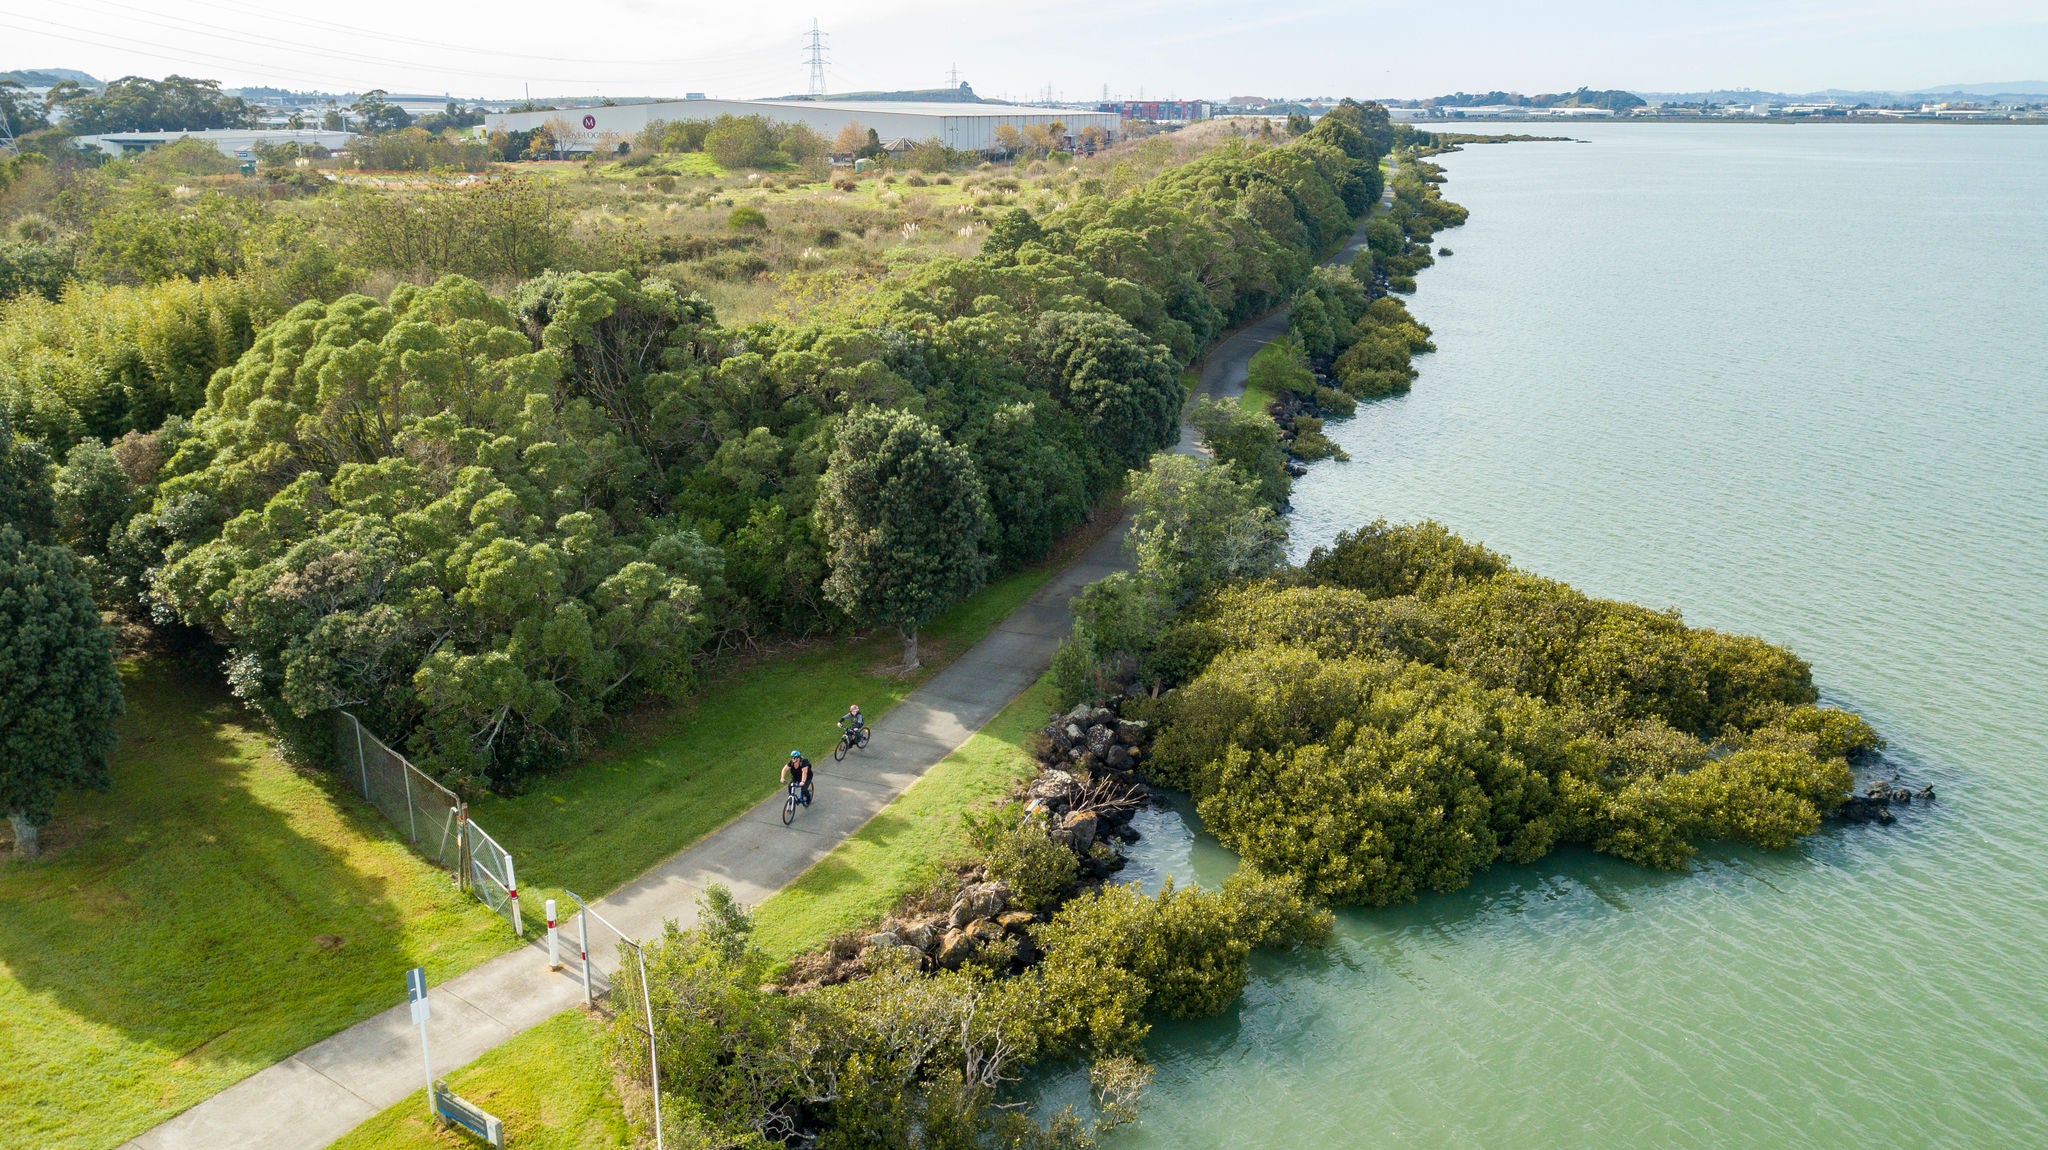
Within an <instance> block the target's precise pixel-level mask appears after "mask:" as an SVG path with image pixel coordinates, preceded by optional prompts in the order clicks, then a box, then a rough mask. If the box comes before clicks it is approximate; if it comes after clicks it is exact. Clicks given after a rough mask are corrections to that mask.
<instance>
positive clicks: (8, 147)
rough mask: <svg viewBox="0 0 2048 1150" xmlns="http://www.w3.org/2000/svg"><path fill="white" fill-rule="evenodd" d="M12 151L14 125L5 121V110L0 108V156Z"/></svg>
mask: <svg viewBox="0 0 2048 1150" xmlns="http://www.w3.org/2000/svg"><path fill="white" fill-rule="evenodd" d="M13 150H14V125H13V124H10V123H9V122H8V120H7V109H6V108H0V156H4V155H6V154H8V153H9V152H12V151H13Z"/></svg>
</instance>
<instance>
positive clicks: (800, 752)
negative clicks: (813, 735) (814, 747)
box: [789, 751, 804, 759]
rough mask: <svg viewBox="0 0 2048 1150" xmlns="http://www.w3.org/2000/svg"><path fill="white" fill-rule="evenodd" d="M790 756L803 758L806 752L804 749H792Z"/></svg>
mask: <svg viewBox="0 0 2048 1150" xmlns="http://www.w3.org/2000/svg"><path fill="white" fill-rule="evenodd" d="M789 757H790V758H792V759H801V758H803V757H804V753H803V752H802V751H791V752H790V753H789Z"/></svg>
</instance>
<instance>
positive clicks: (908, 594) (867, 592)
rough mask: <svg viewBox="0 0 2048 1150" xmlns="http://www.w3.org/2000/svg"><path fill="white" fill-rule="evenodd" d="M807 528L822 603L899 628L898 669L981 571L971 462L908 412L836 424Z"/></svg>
mask: <svg viewBox="0 0 2048 1150" xmlns="http://www.w3.org/2000/svg"><path fill="white" fill-rule="evenodd" d="M817 522H818V528H819V533H820V534H821V535H823V536H824V537H825V540H826V542H827V545H828V546H829V548H830V550H831V552H832V573H831V575H829V576H827V577H826V579H825V597H826V598H827V599H829V600H831V601H832V603H833V604H834V605H835V606H837V607H838V608H839V609H840V610H842V611H844V612H846V613H847V614H848V615H850V616H852V617H853V618H854V619H856V620H858V621H860V622H865V623H880V624H886V625H891V626H894V627H896V628H897V629H898V630H899V631H901V632H902V634H903V666H904V668H905V669H906V670H908V669H911V668H914V667H917V666H919V660H918V654H917V633H918V630H919V628H921V627H923V626H924V625H925V624H926V623H929V622H930V621H931V620H932V619H933V618H934V617H936V616H937V615H938V613H939V612H941V611H943V610H945V609H946V608H947V607H950V606H952V605H953V604H954V603H957V602H959V601H960V600H961V599H964V598H966V597H967V596H968V595H971V594H973V593H974V592H975V591H976V590H978V589H979V588H980V587H981V584H982V580H983V579H984V578H985V577H986V575H987V572H988V556H987V555H986V554H985V553H984V552H983V551H982V546H981V544H982V538H983V537H984V536H986V535H987V534H988V533H989V529H990V524H991V516H990V514H989V509H988V496H987V494H986V492H985V491H984V490H983V488H982V482H981V476H980V475H979V474H978V473H977V472H976V471H975V467H974V460H973V459H972V457H970V456H969V455H968V454H967V451H966V450H965V449H964V448H961V447H959V446H956V445H954V444H951V443H948V442H946V439H945V437H944V436H942V435H940V434H939V429H938V428H936V427H933V426H932V425H931V424H929V423H926V422H925V421H924V420H922V419H919V418H918V417H917V416H915V415H912V414H910V413H909V412H905V411H889V410H884V409H882V408H875V407H863V408H858V409H856V410H854V411H853V412H852V413H850V414H849V415H848V416H847V417H846V421H845V423H843V424H842V425H841V426H840V429H839V436H838V444H837V445H836V446H835V447H834V448H833V451H832V462H831V464H830V465H829V466H828V467H827V468H826V470H825V481H824V483H823V485H822V487H821V489H820V491H819V493H818V507H817Z"/></svg>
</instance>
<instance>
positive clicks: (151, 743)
mask: <svg viewBox="0 0 2048 1150" xmlns="http://www.w3.org/2000/svg"><path fill="white" fill-rule="evenodd" d="M124 679H125V682H126V689H127V696H128V715H127V717H126V718H125V719H124V720H123V721H122V723H121V744H120V747H119V749H118V750H117V751H116V752H115V755H114V759H113V777H114V785H113V789H112V790H110V791H108V792H107V793H105V794H90V795H77V796H72V797H70V798H67V799H66V800H65V801H64V802H62V803H61V804H60V805H59V808H58V814H57V818H56V820H55V821H54V822H52V823H51V825H50V826H49V827H47V828H45V832H44V845H45V848H46V852H47V853H46V854H45V856H44V857H43V858H41V859H36V860H29V861H21V860H14V859H11V858H10V859H8V860H7V861H4V862H0V1098H4V1099H5V1100H6V1103H7V1105H6V1109H7V1120H6V1123H5V1125H4V1126H0V1145H4V1146H23V1147H27V1146H34V1147H106V1146H112V1145H114V1144H116V1143H118V1142H120V1141H122V1140H123V1139H125V1138H127V1137H129V1136H131V1135H133V1134H136V1133H139V1132H141V1131H143V1130H145V1129H148V1128H149V1127H151V1126H154V1125H155V1124H156V1123H158V1122H160V1121H162V1120H163V1119H164V1118H166V1117H168V1116H170V1115H171V1114H174V1113H176V1112H178V1111H180V1110H183V1109H184V1108H185V1107H187V1106H190V1105H191V1104H193V1103H194V1102H197V1101H199V1100H200V1099H201V1098H204V1097H206V1096H207V1095H210V1094H212V1093H214V1092H216V1091H218V1090H220V1089H222V1088H224V1087H226V1086H228V1085H229V1084H231V1083H233V1082H235V1081H237V1080H239V1079H241V1078H243V1077H246V1076H247V1075H249V1074H251V1073H254V1072H255V1071H257V1070H260V1069H262V1068H263V1067H265V1066H268V1065H270V1064H271V1063H272V1062H275V1061H277V1060H278V1059H280V1058H283V1057H285V1056H286V1055H289V1054H291V1053H292V1052H293V1051H295V1050H298V1049H299V1048H301V1047H303V1046H305V1045H307V1044H308V1043H311V1042H314V1041H317V1040H319V1039H321V1038H324V1037H326V1036H327V1035H329V1034H332V1033H333V1032H335V1031H337V1030H340V1029H342V1028H343V1027H346V1026H348V1025H350V1024H352V1023H355V1022H357V1021H360V1020H361V1019H363V1018H366V1017H368V1016H369V1015H371V1014H374V1013H376V1012H377V1011H380V1010H383V1009H385V1008H386V1007H388V1006H390V1005H391V1004H392V1003H393V1002H394V1001H397V1000H398V998H399V997H400V994H401V990H402V986H403V982H402V979H403V975H404V972H405V970H406V969H407V968H408V967H411V966H416V965H419V966H425V967H426V969H427V977H428V978H429V979H430V980H433V981H438V980H440V979H443V978H447V977H449V976H451V975H454V974H456V973H458V972H460V971H462V970H465V969H468V968H469V967H471V966H474V965H475V964H476V963H478V962H481V961H483V960H484V959H486V958H489V957H491V956H492V955H494V954H497V953H499V952H501V951H504V950H507V949H509V948H510V947H511V945H512V941H513V940H512V934H511V931H510V930H509V929H507V928H506V926H505V924H504V922H503V920H501V919H499V918H498V917H497V916H496V915H494V914H492V913H491V912H490V911H489V910H487V909H485V908H484V907H483V906H482V905H481V904H478V903H476V902H473V901H471V900H469V899H468V898H467V897H466V896H464V895H462V894H461V893H460V892H458V891H457V890H456V889H455V887H454V886H453V885H452V884H451V882H450V880H449V879H448V878H447V876H446V875H444V874H443V873H441V872H439V871H437V870H435V869H434V868H432V867H431V866H429V865H428V864H427V863H426V862H424V861H423V860H421V859H420V858H418V857H417V856H416V855H414V854H413V853H412V852H411V851H410V850H408V849H407V848H406V846H405V844H404V843H403V842H402V841H401V840H399V839H398V838H396V837H394V836H393V835H392V833H391V832H390V831H389V829H388V828H387V827H386V825H385V823H384V820H383V818H382V817H381V816H380V815H378V814H377V813H376V812H375V811H373V810H371V809H370V808H369V807H367V806H366V805H364V804H363V803H361V802H360V801H358V800H357V799H356V798H355V797H354V795H352V794H350V793H348V792H347V791H345V790H342V789H340V788H337V787H335V786H334V785H333V783H332V780H331V779H330V778H329V777H327V776H325V775H323V774H317V773H308V772H303V771H300V770H297V769H294V768H293V767H291V766H290V765H288V764H286V763H285V762H284V761H282V760H281V759H279V758H278V757H277V755H276V754H275V753H274V751H273V744H272V742H271V740H270V738H269V737H268V735H267V734H266V733H265V732H264V730H263V728H262V726H261V724H260V722H259V721H258V720H256V719H255V717H254V716H252V715H251V714H249V713H248V712H247V711H245V710H243V709H242V707H241V706H240V704H238V703H236V702H235V701H234V700H233V699H232V698H230V697H229V696H228V694H227V692H226V691H225V690H223V689H221V688H219V687H217V686H214V685H213V684H211V683H209V682H207V681H206V680H205V679H203V678H201V677H199V676H195V675H191V674H185V673H181V672H179V671H177V670H176V669H174V668H173V667H172V666H171V665H169V664H168V663H167V662H165V661H162V660H144V661H137V662H131V663H130V664H128V665H127V666H126V667H125V668H124ZM8 849H9V850H10V851H11V849H12V848H11V847H9V848H8Z"/></svg>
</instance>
